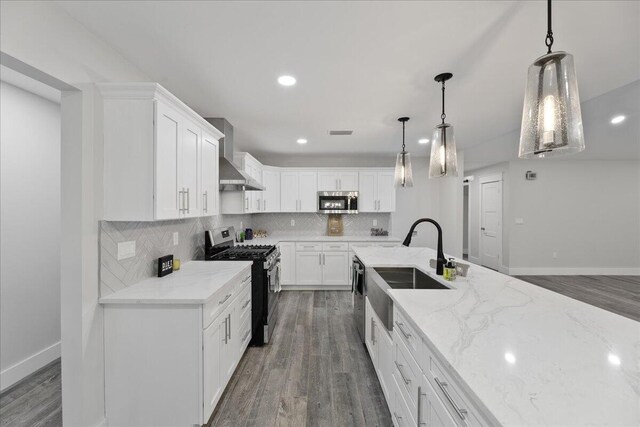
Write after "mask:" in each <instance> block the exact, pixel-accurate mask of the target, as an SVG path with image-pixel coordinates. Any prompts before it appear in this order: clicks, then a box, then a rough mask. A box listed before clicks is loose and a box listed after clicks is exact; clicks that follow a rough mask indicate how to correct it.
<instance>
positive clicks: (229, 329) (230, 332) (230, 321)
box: [229, 313, 231, 339]
mask: <svg viewBox="0 0 640 427" xmlns="http://www.w3.org/2000/svg"><path fill="white" fill-rule="evenodd" d="M229 339H231V313H229Z"/></svg>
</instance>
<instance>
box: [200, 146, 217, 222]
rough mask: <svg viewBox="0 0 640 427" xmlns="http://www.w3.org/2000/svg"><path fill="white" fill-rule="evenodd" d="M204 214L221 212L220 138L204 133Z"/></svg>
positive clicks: (202, 190)
mask: <svg viewBox="0 0 640 427" xmlns="http://www.w3.org/2000/svg"><path fill="white" fill-rule="evenodd" d="M201 148H202V155H201V170H202V186H201V187H202V189H201V194H202V197H201V200H202V215H203V216H208V215H218V214H219V213H220V201H219V200H220V198H219V195H220V192H219V191H218V182H219V169H218V165H219V163H218V162H219V161H218V140H217V139H215V138H214V137H212V136H210V135H209V134H206V133H203V134H202V147H201Z"/></svg>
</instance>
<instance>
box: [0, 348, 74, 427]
mask: <svg viewBox="0 0 640 427" xmlns="http://www.w3.org/2000/svg"><path fill="white" fill-rule="evenodd" d="M61 425H62V390H61V382H60V359H58V360H56V361H54V362H51V363H50V364H48V365H47V366H45V367H43V368H42V369H40V370H38V371H37V372H34V373H33V374H31V375H30V376H28V377H27V378H25V379H24V380H22V381H21V382H19V383H17V384H16V385H14V386H12V387H11V388H9V389H8V390H7V391H5V392H3V393H2V395H0V426H2V427H9V426H11V427H31V426H34V427H36V426H37V427H44V426H48V427H54V426H56V427H59V426H61Z"/></svg>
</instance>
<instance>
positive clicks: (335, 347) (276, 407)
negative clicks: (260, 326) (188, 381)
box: [212, 291, 392, 427]
mask: <svg viewBox="0 0 640 427" xmlns="http://www.w3.org/2000/svg"><path fill="white" fill-rule="evenodd" d="M352 313H353V311H352V306H351V293H350V292H345V291H302V292H298V291H290V292H282V293H281V294H280V303H279V318H278V323H277V325H276V329H275V332H274V334H273V335H274V336H273V339H272V342H271V344H270V345H267V346H265V347H250V348H249V349H248V350H247V352H246V353H245V355H244V357H243V358H242V360H241V361H240V364H239V366H238V368H237V369H236V372H235V374H234V375H233V377H232V378H231V381H230V383H229V385H228V386H227V389H226V391H225V393H224V394H223V396H222V399H221V401H220V404H219V405H218V409H217V411H216V413H215V414H214V417H213V419H212V425H213V426H234V427H237V426H260V427H267V426H276V425H277V426H296V427H302V426H367V427H370V426H384V427H388V426H391V425H392V422H391V415H390V414H389V410H388V408H387V404H386V401H385V398H384V395H383V394H382V389H381V388H380V384H379V383H378V379H377V377H376V374H375V371H374V368H373V364H372V363H371V359H369V355H368V354H367V352H366V350H365V347H364V345H363V344H362V342H361V341H360V338H359V337H358V332H357V330H356V326H355V323H354V321H353V314H352Z"/></svg>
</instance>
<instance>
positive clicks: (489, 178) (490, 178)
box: [478, 173, 505, 272]
mask: <svg viewBox="0 0 640 427" xmlns="http://www.w3.org/2000/svg"><path fill="white" fill-rule="evenodd" d="M490 182H499V183H500V195H501V197H500V226H499V227H498V271H500V272H503V271H504V269H505V267H504V266H503V263H502V262H503V256H502V230H503V228H504V191H503V190H504V180H503V178H502V173H497V174H491V175H485V176H482V177H480V178H479V180H478V204H479V206H480V210H479V214H480V217H479V220H478V225H479V227H478V249H479V250H478V261H479V263H480V265H482V266H483V267H484V265H483V264H482V259H483V255H482V254H483V253H484V251H483V247H482V184H488V183H490ZM487 268H488V267H487Z"/></svg>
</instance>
